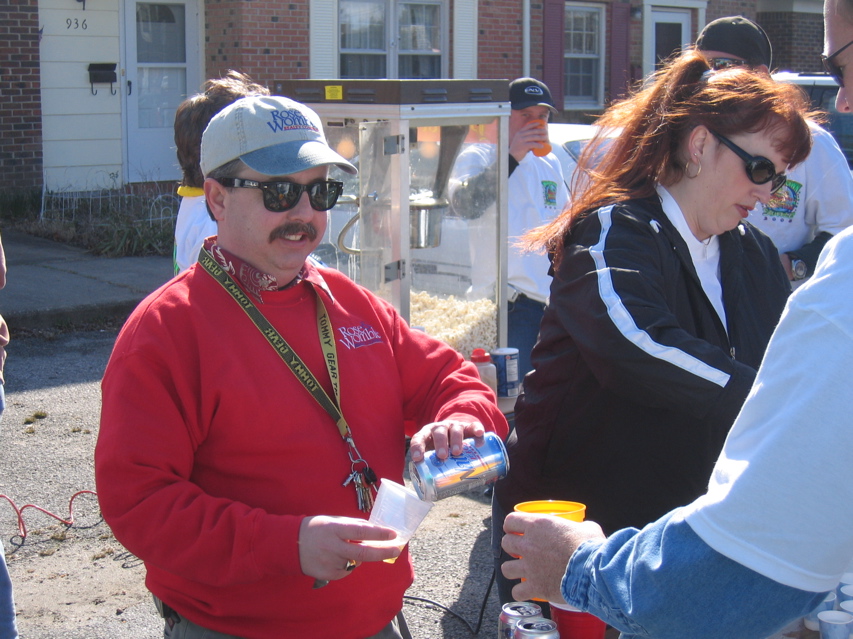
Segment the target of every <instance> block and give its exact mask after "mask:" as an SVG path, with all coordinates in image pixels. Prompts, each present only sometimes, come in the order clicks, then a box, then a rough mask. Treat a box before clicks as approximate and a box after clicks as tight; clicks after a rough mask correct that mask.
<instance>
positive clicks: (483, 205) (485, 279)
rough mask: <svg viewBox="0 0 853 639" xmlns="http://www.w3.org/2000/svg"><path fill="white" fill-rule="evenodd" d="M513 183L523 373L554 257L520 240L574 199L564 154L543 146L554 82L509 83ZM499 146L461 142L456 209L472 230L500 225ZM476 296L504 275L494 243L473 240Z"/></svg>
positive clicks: (513, 336)
mask: <svg viewBox="0 0 853 639" xmlns="http://www.w3.org/2000/svg"><path fill="white" fill-rule="evenodd" d="M509 98H510V105H511V107H512V109H511V111H510V116H509V184H508V203H507V210H508V217H509V220H508V231H507V237H508V241H509V246H508V250H507V256H508V259H507V291H506V295H507V300H508V301H509V306H508V334H507V346H511V347H513V348H517V349H518V376H519V379H523V378H524V376H525V375H526V374H527V373H528V372H529V371H530V369H531V364H530V352H531V351H532V350H533V346H534V344H536V338H537V336H538V334H539V324H540V322H541V321H542V315H543V313H544V311H545V303H546V301H547V299H548V292H549V288H550V286H551V276H550V275H549V269H550V263H549V261H548V257H547V256H546V255H545V254H544V253H535V252H529V251H524V250H522V249H521V248H520V247H519V246H518V244H519V242H520V239H521V237H522V236H523V235H524V234H525V233H526V232H527V231H529V230H530V229H532V228H536V227H537V226H542V225H543V224H546V223H548V222H550V221H551V220H552V219H554V218H555V217H556V216H557V215H558V214H559V213H560V212H562V210H563V209H564V208H565V206H566V204H567V203H568V201H569V190H568V187H567V186H566V182H565V179H564V177H563V172H562V168H561V166H560V161H559V160H558V159H557V156H556V155H554V154H553V153H550V152H548V153H544V154H541V155H540V154H539V153H542V152H541V151H539V149H541V148H543V146H544V145H546V144H548V124H547V123H548V119H549V117H550V115H551V114H553V113H558V111H557V107H556V106H555V104H554V100H553V99H552V97H551V92H550V91H549V89H548V87H547V86H546V85H545V84H544V83H543V82H540V81H539V80H536V79H534V78H518V79H516V80H513V81H512V82H511V83H510V85H509ZM496 163H497V147H496V145H494V144H485V143H474V144H470V145H468V147H467V148H465V149H463V150H462V153H460V154H459V157H458V158H457V159H456V162H455V163H454V166H453V170H452V172H451V175H450V182H449V185H448V191H449V193H450V201H451V204H452V206H453V211H454V213H455V214H456V215H458V216H459V217H462V218H465V219H468V220H470V222H469V233H470V234H472V235H474V236H479V235H480V234H482V233H491V234H493V233H494V232H495V230H494V229H495V224H496V223H497V216H496V214H495V206H494V202H495V194H496V192H497V171H496ZM471 244H472V247H471V248H472V251H474V252H475V254H474V255H472V256H471V257H472V264H471V269H472V272H471V290H470V291H469V292H468V295H469V297H471V298H472V299H479V298H482V297H493V296H494V294H495V285H496V283H497V273H498V268H497V259H496V256H495V254H494V251H490V252H489V253H488V254H487V255H480V254H478V253H476V251H477V248H478V246H477V244H478V243H477V242H472V243H471Z"/></svg>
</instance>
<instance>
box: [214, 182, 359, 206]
mask: <svg viewBox="0 0 853 639" xmlns="http://www.w3.org/2000/svg"><path fill="white" fill-rule="evenodd" d="M216 181H217V182H219V183H220V184H221V185H222V186H225V187H234V188H238V189H260V190H261V193H263V197H264V208H266V210H267V211H271V212H273V213H284V212H285V211H289V210H290V209H292V208H293V207H294V206H296V204H297V202H299V198H301V197H302V194H303V193H307V194H308V202H309V203H310V204H311V208H312V209H314V210H315V211H328V210H329V209H330V208H332V207H333V206H334V205H335V204H336V203H337V201H338V198H339V197H340V196H341V194H342V193H343V192H344V183H343V182H338V181H337V180H318V181H317V182H311V184H297V183H296V182H258V181H257V180H244V179H242V178H216Z"/></svg>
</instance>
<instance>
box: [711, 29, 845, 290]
mask: <svg viewBox="0 0 853 639" xmlns="http://www.w3.org/2000/svg"><path fill="white" fill-rule="evenodd" d="M696 48H697V49H699V50H700V51H702V52H703V53H704V54H705V55H706V56H708V57H709V58H710V59H711V61H712V64H713V65H714V66H715V67H718V68H719V67H729V66H733V65H738V64H741V65H745V66H749V67H751V68H753V69H756V70H759V71H762V72H764V73H768V72H769V69H770V68H771V63H772V60H773V57H772V48H771V45H770V39H769V38H768V37H767V34H766V33H765V32H764V30H763V29H762V28H761V27H760V26H759V25H758V24H756V23H754V22H752V21H751V20H748V19H747V18H744V17H743V16H732V17H726V18H719V19H718V20H714V21H713V22H710V23H708V25H707V26H705V28H704V29H703V30H702V33H701V34H700V35H699V38H698V39H697V40H696ZM810 126H811V130H812V152H811V153H810V154H809V157H808V158H806V161H805V162H802V163H801V164H799V165H798V166H795V167H793V168H792V169H791V170H790V171H789V172H788V174H787V175H788V180H787V182H786V183H785V186H784V187H783V188H782V189H780V190H779V191H778V192H777V193H776V194H774V196H773V197H772V198H771V199H770V201H769V202H766V203H763V204H759V205H758V206H756V207H755V208H754V209H752V210H751V211H750V212H749V218H748V219H749V222H750V223H751V224H753V225H754V226H757V227H758V228H759V229H761V230H762V231H764V232H765V233H767V235H769V236H770V239H772V240H773V243H774V244H775V245H776V248H778V249H779V258H780V259H781V261H782V266H783V267H784V268H785V272H786V273H787V274H788V279H789V280H791V281H792V282H794V286H796V285H797V283H798V282H801V281H802V280H804V279H806V278H807V277H809V276H810V275H811V274H812V273H814V267H815V264H816V263H817V258H818V255H820V251H821V249H822V248H823V247H824V245H825V244H826V242H827V241H828V240H829V238H831V237H832V236H833V235H835V234H837V233H839V232H841V231H843V230H844V229H846V228H847V227H848V226H851V225H853V175H851V173H850V168H849V167H848V165H847V158H845V157H844V153H843V152H842V151H841V148H840V147H839V146H838V142H836V141H835V138H833V137H832V134H830V133H829V132H828V131H827V130H826V129H824V128H822V127H821V126H819V125H818V124H815V123H814V122H811V123H810Z"/></svg>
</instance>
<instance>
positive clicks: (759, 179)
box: [714, 133, 788, 193]
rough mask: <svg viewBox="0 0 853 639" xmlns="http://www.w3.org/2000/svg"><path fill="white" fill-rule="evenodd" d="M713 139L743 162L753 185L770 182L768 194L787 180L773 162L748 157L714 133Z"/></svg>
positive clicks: (760, 157)
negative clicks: (777, 170) (778, 171)
mask: <svg viewBox="0 0 853 639" xmlns="http://www.w3.org/2000/svg"><path fill="white" fill-rule="evenodd" d="M714 137H715V138H717V139H718V140H719V141H720V142H722V143H723V144H725V145H726V146H727V147H729V148H730V149H731V150H732V151H733V152H734V154H735V155H737V156H738V157H739V158H740V159H741V160H743V162H744V164H745V166H746V176H747V177H748V178H749V179H750V181H751V182H752V183H753V184H767V183H768V182H770V192H771V193H775V192H776V191H778V190H779V189H781V188H782V187H783V186H785V182H786V181H787V179H788V176H787V175H785V174H784V173H777V172H776V167H775V166H774V165H773V162H771V161H770V160H768V159H767V158H766V157H764V156H761V155H750V154H749V153H747V152H746V151H744V150H743V149H742V148H740V147H739V146H738V145H737V144H735V143H734V142H732V141H731V140H729V139H728V138H725V137H723V136H722V135H720V134H719V133H715V134H714Z"/></svg>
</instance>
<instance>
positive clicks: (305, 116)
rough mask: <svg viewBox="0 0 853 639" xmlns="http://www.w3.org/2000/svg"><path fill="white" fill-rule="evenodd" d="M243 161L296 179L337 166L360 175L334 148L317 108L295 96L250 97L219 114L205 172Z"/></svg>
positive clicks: (204, 143) (210, 131)
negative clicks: (319, 168) (309, 171)
mask: <svg viewBox="0 0 853 639" xmlns="http://www.w3.org/2000/svg"><path fill="white" fill-rule="evenodd" d="M237 158H239V159H241V160H242V161H243V162H244V163H245V164H246V166H248V167H249V168H250V169H252V170H254V171H257V172H258V173H263V174H264V175H291V174H293V173H299V172H300V171H305V170H307V169H312V168H314V167H315V166H332V165H333V166H337V167H340V168H341V169H342V170H344V171H346V172H347V173H352V174H355V173H357V169H356V168H355V166H353V165H352V164H350V163H349V162H347V160H346V159H345V158H344V157H343V156H341V155H339V154H338V153H336V152H335V151H334V150H332V148H331V147H329V144H328V142H326V136H325V135H324V134H323V124H322V122H321V121H320V116H318V115H317V114H316V113H315V112H314V111H313V110H311V109H309V108H308V107H307V106H305V105H304V104H300V103H299V102H295V101H294V100H291V99H289V98H285V97H281V96H273V95H264V96H249V97H246V98H242V99H240V100H237V101H236V102H234V103H232V104H230V105H228V106H227V107H225V108H224V109H222V111H220V112H219V113H217V114H216V115H215V116H214V117H213V118H212V119H211V120H210V123H209V124H208V125H207V128H206V129H205V130H204V134H203V135H202V138H201V163H200V164H201V170H202V173H204V175H205V176H207V175H208V174H209V173H210V172H211V171H212V170H213V169H217V168H219V167H220V166H223V165H225V164H228V163H229V162H231V161H233V160H236V159H237Z"/></svg>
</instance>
